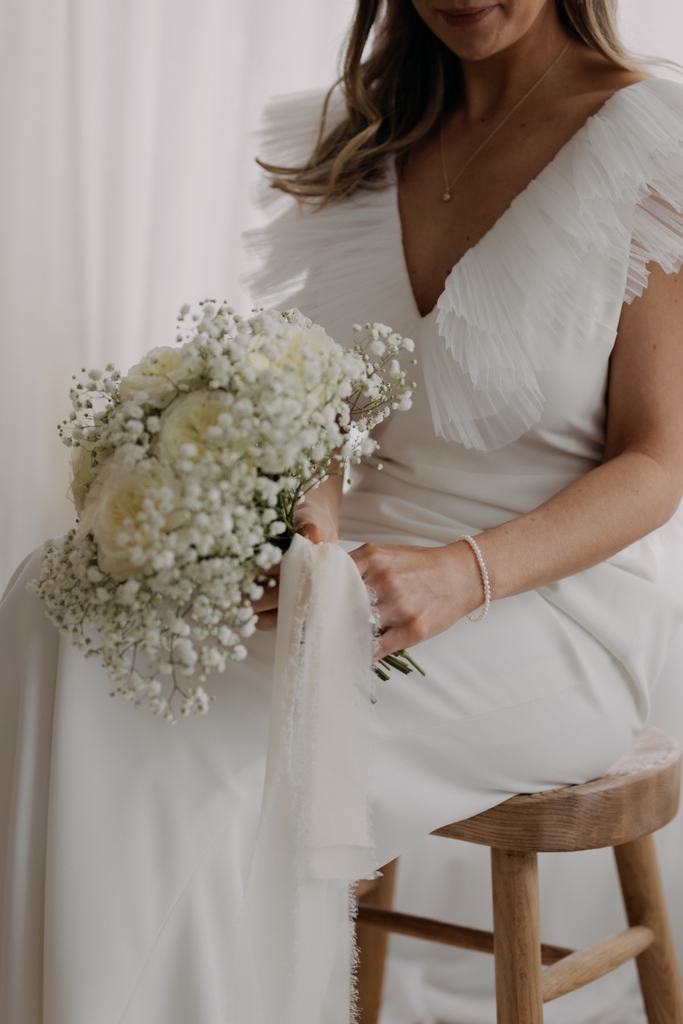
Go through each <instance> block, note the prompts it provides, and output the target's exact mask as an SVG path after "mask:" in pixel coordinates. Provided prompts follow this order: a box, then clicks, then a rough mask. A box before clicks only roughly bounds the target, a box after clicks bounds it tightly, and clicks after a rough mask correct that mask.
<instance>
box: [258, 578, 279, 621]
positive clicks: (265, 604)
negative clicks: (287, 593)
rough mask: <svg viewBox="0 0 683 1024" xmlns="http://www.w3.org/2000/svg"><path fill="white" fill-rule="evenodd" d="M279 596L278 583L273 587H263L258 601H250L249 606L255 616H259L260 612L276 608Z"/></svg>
mask: <svg viewBox="0 0 683 1024" xmlns="http://www.w3.org/2000/svg"><path fill="white" fill-rule="evenodd" d="M279 595H280V586H279V584H278V583H276V584H275V586H274V587H265V588H264V591H263V596H262V597H259V599H258V601H252V602H251V606H252V608H253V609H254V611H255V612H256V614H257V615H260V614H261V613H262V612H268V611H271V610H272V609H274V608H277V605H278V598H279Z"/></svg>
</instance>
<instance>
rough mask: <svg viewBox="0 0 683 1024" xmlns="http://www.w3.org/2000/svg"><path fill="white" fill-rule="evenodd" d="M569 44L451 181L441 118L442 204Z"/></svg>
mask: <svg viewBox="0 0 683 1024" xmlns="http://www.w3.org/2000/svg"><path fill="white" fill-rule="evenodd" d="M570 43H571V40H569V41H568V42H567V43H566V44H565V45H564V46H563V47H562V49H561V50H560V52H559V53H558V55H557V57H555V60H554V61H553V62H552V64H550V65H549V67H547V68H546V69H545V71H544V72H543V74H542V75H541V77H540V78H538V79H536V81H535V82H534V84H533V85H532V86H531V88H530V89H527V91H526V92H525V93H524V95H523V96H522V98H521V99H519V100H517V102H516V103H515V105H514V107H512V109H511V110H508V112H507V114H506V115H505V117H504V118H503V119H502V121H499V122H498V124H497V125H496V127H495V128H494V129H493V130H492V131H491V132H489V134H488V135H487V136H486V138H485V139H484V141H483V142H480V143H479V145H478V146H477V148H476V149H475V151H474V153H472V155H471V156H470V157H468V158H467V160H466V161H465V163H464V164H463V165H462V167H461V168H460V170H459V171H458V173H457V174H456V176H455V177H454V178H453V180H452V181H449V180H448V168H447V167H446V146H445V141H444V122H443V117H442V118H441V167H442V169H443V180H444V184H445V186H446V189H445V192H444V194H443V195H442V196H441V198H442V199H443V201H444V203H450V201H451V198H452V194H451V190H452V188H453V186H454V185H455V184H456V183H457V182H458V181H460V178H461V177H462V176H463V174H464V173H465V171H466V170H467V168H468V167H469V166H470V164H471V163H472V161H473V160H474V159H475V157H478V156H479V154H480V153H481V151H482V149H483V148H484V146H487V145H488V143H489V142H490V141H491V139H492V138H493V137H494V135H497V134H498V132H499V131H500V129H501V128H502V127H503V125H504V124H506V123H507V122H508V121H509V120H510V118H511V117H512V115H513V114H514V113H515V111H517V110H519V108H520V107H521V105H522V104H523V103H524V101H525V100H528V99H529V97H530V96H531V94H532V92H534V91H535V90H536V89H538V87H539V85H540V84H541V83H542V82H544V81H545V80H546V78H547V77H548V75H549V74H550V72H551V71H553V70H554V68H555V67H556V66H557V65H558V64H559V63H560V61H561V60H562V58H563V57H564V55H565V53H566V52H567V50H568V49H569V46H570Z"/></svg>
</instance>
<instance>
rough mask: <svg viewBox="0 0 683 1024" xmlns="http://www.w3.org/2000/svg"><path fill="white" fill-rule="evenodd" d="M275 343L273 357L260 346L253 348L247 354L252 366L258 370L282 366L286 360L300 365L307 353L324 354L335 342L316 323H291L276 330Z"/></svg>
mask: <svg viewBox="0 0 683 1024" xmlns="http://www.w3.org/2000/svg"><path fill="white" fill-rule="evenodd" d="M275 344H276V345H277V346H278V349H279V353H278V355H277V357H276V358H274V359H271V358H268V357H267V356H266V355H265V353H264V352H263V351H262V349H261V348H256V349H253V350H252V351H251V352H250V353H249V356H248V359H249V362H250V363H251V364H252V366H255V367H256V368H257V369H259V370H260V369H265V368H266V367H267V366H282V364H283V363H284V362H285V361H286V360H290V361H291V362H293V363H294V365H295V366H301V365H302V364H303V363H304V362H305V360H306V356H307V355H324V354H325V353H327V352H329V350H330V348H331V346H332V345H334V344H335V342H334V341H333V340H332V338H330V336H329V334H326V332H325V331H324V330H323V329H322V327H320V326H319V325H318V324H312V325H311V327H304V326H302V325H299V324H291V325H287V326H286V327H283V329H282V330H279V331H278V332H277V335H276V340H275Z"/></svg>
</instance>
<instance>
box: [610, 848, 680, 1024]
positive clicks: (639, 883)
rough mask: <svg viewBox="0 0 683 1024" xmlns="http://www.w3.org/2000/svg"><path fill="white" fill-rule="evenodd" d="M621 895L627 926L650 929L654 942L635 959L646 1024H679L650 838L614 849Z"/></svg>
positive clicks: (661, 896) (668, 937)
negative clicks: (627, 921) (647, 1023)
mask: <svg viewBox="0 0 683 1024" xmlns="http://www.w3.org/2000/svg"><path fill="white" fill-rule="evenodd" d="M614 856H615V858H616V861H617V870H618V872H619V881H620V882H621V891H622V895H623V897H624V904H625V906H626V916H627V917H628V920H629V924H632V925H644V926H645V927H648V928H651V929H652V930H653V932H654V933H655V935H656V941H655V942H653V944H652V945H651V946H650V947H649V949H646V950H645V951H644V952H643V953H641V954H640V956H638V957H637V958H636V965H637V967H638V974H639V976H640V988H641V991H642V993H643V1002H644V1003H645V1010H646V1013H647V1019H648V1022H649V1024H683V998H682V997H681V983H680V980H679V977H678V965H677V962H676V953H675V950H674V946H673V940H672V938H671V930H670V928H669V919H668V915H667V912H666V904H665V902H664V893H663V891H662V883H661V881H660V878H659V869H658V867H657V855H656V853H655V845H654V840H653V838H652V836H644V837H643V838H641V839H637V840H636V841H635V842H632V843H627V844H625V845H624V846H618V847H616V849H615V851H614Z"/></svg>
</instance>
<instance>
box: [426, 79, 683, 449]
mask: <svg viewBox="0 0 683 1024" xmlns="http://www.w3.org/2000/svg"><path fill="white" fill-rule="evenodd" d="M650 262H655V263H658V264H660V265H661V266H662V267H663V268H664V270H665V271H667V272H674V271H677V270H678V269H679V268H680V266H681V264H682V263H683V87H682V86H681V85H679V84H678V83H675V82H671V81H665V80H662V79H648V80H646V81H643V82H639V83H637V84H635V85H633V86H629V87H627V88H626V89H623V90H621V91H619V92H617V93H616V94H615V95H614V96H612V97H611V98H610V99H609V100H608V101H607V103H605V105H604V106H603V107H602V108H601V109H600V110H599V111H598V113H597V114H595V115H594V116H592V117H591V118H589V120H588V121H587V122H586V123H585V124H584V126H583V127H582V128H581V129H580V130H579V131H578V132H577V134H576V135H575V136H574V137H573V138H572V139H570V141H569V142H568V143H567V144H566V145H565V146H564V147H563V148H562V149H561V150H560V152H559V153H558V154H557V155H556V157H555V158H554V159H553V160H552V161H551V162H550V164H548V166H547V167H546V168H545V169H544V170H543V171H542V172H541V173H540V174H539V175H538V176H537V177H536V178H535V179H534V180H533V181H532V182H531V183H530V184H529V185H528V186H527V188H526V189H525V190H524V191H523V192H522V193H521V194H520V195H519V196H517V198H516V199H515V200H514V201H513V202H512V204H511V206H510V207H509V208H508V209H507V211H506V212H505V213H504V214H503V215H502V217H501V218H500V219H499V221H498V222H497V223H496V224H495V225H494V226H493V228H491V230H490V231H489V232H488V233H487V234H486V235H485V236H484V237H483V238H482V239H481V241H480V242H478V243H477V244H476V245H475V246H474V247H473V248H472V249H470V250H469V251H468V252H467V253H466V254H465V256H464V257H463V258H462V259H461V260H460V262H459V263H458V264H457V265H456V266H455V267H454V268H453V270H452V271H451V273H450V275H449V277H448V279H447V281H446V285H445V288H444V291H443V294H442V295H441V297H440V299H439V301H438V304H437V310H438V312H437V324H438V328H439V332H440V335H441V337H442V339H443V342H444V344H442V345H437V346H434V347H433V348H431V349H430V350H429V352H428V353H426V354H425V355H426V365H425V367H424V369H425V378H426V383H427V389H428V392H429V400H430V407H431V410H432V416H433V420H434V428H435V431H436V433H437V435H440V436H442V437H445V438H447V439H449V440H456V441H459V442H461V443H462V444H464V445H465V446H466V447H470V448H476V449H478V450H481V451H487V450H491V449H494V448H500V447H502V446H503V445H506V444H508V443H510V442H511V441H513V440H515V439H516V438H518V437H520V436H521V435H522V434H523V433H524V432H526V431H527V430H529V429H530V428H531V427H532V426H533V425H534V424H535V423H536V422H538V420H539V419H540V417H541V414H542V412H543V408H544V397H543V394H542V390H541V387H540V384H539V379H538V377H539V371H540V370H551V371H552V369H553V365H554V363H555V354H556V352H557V350H558V345H559V344H560V343H561V341H562V339H563V338H566V337H567V336H568V335H569V334H570V333H571V332H573V333H574V335H575V337H576V338H578V339H580V340H581V341H583V342H585V343H590V342H591V341H592V340H594V339H596V338H597V337H600V338H604V337H609V335H611V336H612V340H613V338H614V335H615V332H616V320H618V317H616V318H614V322H608V323H606V322H604V319H603V318H604V310H605V309H606V308H607V307H609V300H610V299H612V300H613V303H612V308H613V309H616V310H617V311H618V310H619V309H620V307H621V304H622V302H624V301H626V302H630V301H632V300H633V299H634V298H635V297H636V296H638V295H640V294H641V293H642V292H643V290H644V288H645V287H646V286H647V277H648V269H647V265H648V263H650ZM589 274H590V275H595V276H594V288H590V287H586V285H587V281H586V277H587V275H589ZM588 283H589V284H590V282H588Z"/></svg>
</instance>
